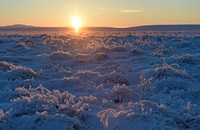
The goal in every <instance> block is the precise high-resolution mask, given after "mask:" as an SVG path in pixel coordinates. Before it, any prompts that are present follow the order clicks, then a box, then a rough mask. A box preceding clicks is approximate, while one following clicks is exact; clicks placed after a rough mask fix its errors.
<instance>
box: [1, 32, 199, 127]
mask: <svg viewBox="0 0 200 130" xmlns="http://www.w3.org/2000/svg"><path fill="white" fill-rule="evenodd" d="M199 99H200V32H198V31H169V32H161V31H160V32H159V31H158V32H153V31H148V32H107V33H105V32H88V33H81V34H79V35H74V34H72V33H67V34H66V33H65V34H63V33H60V34H59V33H52V34H49V33H48V34H37V35H36V34H23V35H19V34H0V130H11V129H13V130H160V129H163V130H171V129H189V130H199V128H200V102H199Z"/></svg>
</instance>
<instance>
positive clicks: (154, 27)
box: [0, 24, 200, 31]
mask: <svg viewBox="0 0 200 130" xmlns="http://www.w3.org/2000/svg"><path fill="white" fill-rule="evenodd" d="M68 29H70V28H69V27H37V26H29V25H23V24H15V25H11V26H0V31H7V30H8V31H18V30H27V31H29V30H41V31H42V30H68ZM84 29H85V30H90V31H175V30H200V24H197V25H145V26H138V27H129V28H113V27H84Z"/></svg>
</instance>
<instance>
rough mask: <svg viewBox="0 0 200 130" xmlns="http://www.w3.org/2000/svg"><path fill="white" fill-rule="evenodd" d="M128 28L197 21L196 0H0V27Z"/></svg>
mask: <svg viewBox="0 0 200 130" xmlns="http://www.w3.org/2000/svg"><path fill="white" fill-rule="evenodd" d="M74 15H78V16H80V17H81V19H82V23H83V26H91V27H130V26H140V25H157V24H159V25H161V24H200V0H0V26H4V25H13V24H26V25H34V26H45V27H47V26H48V27H68V26H71V18H72V17H73V16H74Z"/></svg>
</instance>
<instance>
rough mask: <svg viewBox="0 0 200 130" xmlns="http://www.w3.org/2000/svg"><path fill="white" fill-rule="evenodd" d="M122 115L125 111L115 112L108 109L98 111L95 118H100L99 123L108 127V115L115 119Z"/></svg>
mask: <svg viewBox="0 0 200 130" xmlns="http://www.w3.org/2000/svg"><path fill="white" fill-rule="evenodd" d="M124 113H125V111H119V112H117V111H116V110H115V109H113V108H109V109H106V110H102V111H100V112H99V113H98V114H97V116H98V117H99V118H100V122H102V123H103V125H104V126H106V127H108V125H109V123H108V119H109V116H110V115H112V116H113V117H115V118H116V117H118V116H120V115H123V114H124Z"/></svg>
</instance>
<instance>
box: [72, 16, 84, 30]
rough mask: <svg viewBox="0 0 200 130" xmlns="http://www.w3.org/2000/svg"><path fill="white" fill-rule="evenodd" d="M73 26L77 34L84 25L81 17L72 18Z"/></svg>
mask: <svg viewBox="0 0 200 130" xmlns="http://www.w3.org/2000/svg"><path fill="white" fill-rule="evenodd" d="M72 25H73V27H74V29H75V32H79V28H80V27H81V25H82V21H81V18H80V17H79V16H73V17H72Z"/></svg>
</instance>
